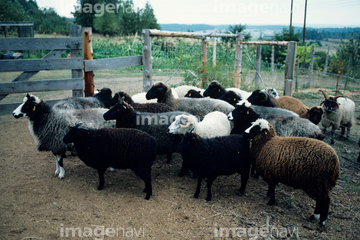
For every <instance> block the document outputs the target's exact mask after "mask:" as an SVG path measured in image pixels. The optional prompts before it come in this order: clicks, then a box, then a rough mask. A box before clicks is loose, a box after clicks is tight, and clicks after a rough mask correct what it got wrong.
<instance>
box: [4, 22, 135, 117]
mask: <svg viewBox="0 0 360 240" xmlns="http://www.w3.org/2000/svg"><path fill="white" fill-rule="evenodd" d="M70 32H71V34H70V37H69V38H0V50H13V51H15V50H16V51H21V50H52V51H51V52H49V53H48V54H47V55H46V56H44V57H43V58H41V59H32V60H23V59H21V60H20V59H19V60H17V59H11V60H1V61H0V72H22V73H21V74H20V75H19V76H17V77H16V78H15V79H13V80H12V81H11V82H5V83H0V101H1V100H2V99H4V98H5V97H6V96H7V95H9V94H14V93H29V92H42V91H58V90H72V96H73V97H81V96H83V92H84V90H85V95H86V96H92V95H93V94H94V88H93V87H92V88H86V86H89V85H90V86H91V84H92V86H93V78H92V79H90V77H93V71H96V70H104V69H111V68H121V67H130V66H138V65H142V56H132V57H120V58H110V59H100V60H87V59H92V55H93V52H92V40H91V32H92V31H91V28H84V31H83V29H82V27H81V26H79V25H73V26H71V27H70ZM84 43H85V44H84ZM85 45H86V49H85V47H84V46H85ZM83 49H84V57H83ZM67 50H71V58H66V59H65V58H60V59H59V58H58V57H60V56H61V55H62V54H63V53H65V52H66V51H67ZM64 69H69V70H71V72H72V78H69V79H49V80H41V81H29V79H30V78H31V77H33V76H34V75H36V74H37V73H38V72H39V71H44V70H64ZM83 69H84V72H85V79H84V77H83ZM84 80H85V84H84ZM91 81H92V82H91ZM84 86H85V87H84ZM58 100H59V99H58ZM58 100H50V101H47V102H48V103H50V104H53V103H54V102H56V101H58ZM19 104H20V103H8V104H4V103H3V104H0V115H2V114H10V113H11V112H12V111H13V110H14V109H15V108H16V107H17V106H18V105H19Z"/></svg>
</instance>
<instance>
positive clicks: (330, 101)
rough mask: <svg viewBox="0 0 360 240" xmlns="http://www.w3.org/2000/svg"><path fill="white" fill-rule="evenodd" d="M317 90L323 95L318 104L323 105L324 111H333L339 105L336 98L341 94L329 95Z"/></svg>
mask: <svg viewBox="0 0 360 240" xmlns="http://www.w3.org/2000/svg"><path fill="white" fill-rule="evenodd" d="M319 92H321V93H322V94H323V95H324V97H325V99H324V101H322V102H321V103H320V105H323V109H324V110H325V112H328V113H330V112H334V111H336V110H337V109H338V108H339V107H340V105H339V103H338V102H337V101H336V100H337V99H338V98H340V97H343V96H336V97H330V96H329V95H328V94H327V93H326V92H324V91H323V90H319Z"/></svg>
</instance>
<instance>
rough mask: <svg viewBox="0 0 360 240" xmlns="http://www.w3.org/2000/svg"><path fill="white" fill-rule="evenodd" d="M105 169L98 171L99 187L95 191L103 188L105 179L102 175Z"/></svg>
mask: <svg viewBox="0 0 360 240" xmlns="http://www.w3.org/2000/svg"><path fill="white" fill-rule="evenodd" d="M106 169H107V168H105V169H98V174H99V186H98V188H97V190H102V189H103V188H104V184H105V179H104V173H105V171H106Z"/></svg>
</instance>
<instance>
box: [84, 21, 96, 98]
mask: <svg viewBox="0 0 360 240" xmlns="http://www.w3.org/2000/svg"><path fill="white" fill-rule="evenodd" d="M83 38H84V64H85V60H92V59H93V55H94V53H93V48H92V28H91V27H86V28H84V36H83ZM84 80H85V89H84V92H85V97H92V96H94V72H92V71H91V72H85V76H84Z"/></svg>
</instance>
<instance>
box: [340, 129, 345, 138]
mask: <svg viewBox="0 0 360 240" xmlns="http://www.w3.org/2000/svg"><path fill="white" fill-rule="evenodd" d="M340 128H341V136H343V137H345V127H344V126H340Z"/></svg>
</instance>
